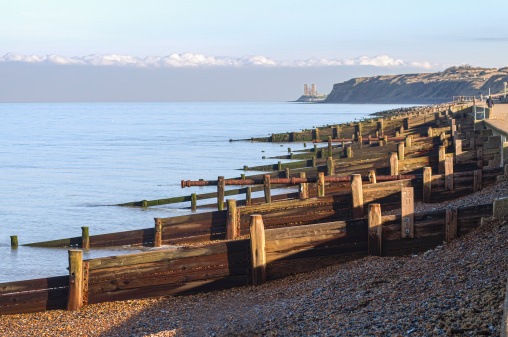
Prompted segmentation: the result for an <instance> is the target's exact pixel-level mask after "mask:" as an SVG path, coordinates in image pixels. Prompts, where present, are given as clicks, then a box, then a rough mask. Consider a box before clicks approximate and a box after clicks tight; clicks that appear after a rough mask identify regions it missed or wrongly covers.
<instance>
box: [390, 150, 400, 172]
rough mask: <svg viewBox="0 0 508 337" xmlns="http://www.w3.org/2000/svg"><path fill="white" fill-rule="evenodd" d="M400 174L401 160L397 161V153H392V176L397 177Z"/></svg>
mask: <svg viewBox="0 0 508 337" xmlns="http://www.w3.org/2000/svg"><path fill="white" fill-rule="evenodd" d="M398 174H399V160H398V159H397V152H390V175H392V176H396V175H398Z"/></svg>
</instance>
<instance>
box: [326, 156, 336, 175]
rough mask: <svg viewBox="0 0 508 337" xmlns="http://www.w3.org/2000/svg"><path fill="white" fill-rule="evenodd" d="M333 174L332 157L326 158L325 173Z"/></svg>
mask: <svg viewBox="0 0 508 337" xmlns="http://www.w3.org/2000/svg"><path fill="white" fill-rule="evenodd" d="M334 174H335V164H334V162H333V158H332V157H328V158H327V159H326V175H328V176H333V175H334Z"/></svg>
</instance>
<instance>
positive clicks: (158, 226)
mask: <svg viewBox="0 0 508 337" xmlns="http://www.w3.org/2000/svg"><path fill="white" fill-rule="evenodd" d="M154 220H155V230H154V235H153V246H154V247H160V246H161V244H162V219H161V218H155V219H154Z"/></svg>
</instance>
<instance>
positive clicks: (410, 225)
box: [400, 187, 414, 239]
mask: <svg viewBox="0 0 508 337" xmlns="http://www.w3.org/2000/svg"><path fill="white" fill-rule="evenodd" d="M400 198H401V217H402V224H401V228H402V231H401V238H403V239H412V238H414V188H413V187H402V189H401V192H400Z"/></svg>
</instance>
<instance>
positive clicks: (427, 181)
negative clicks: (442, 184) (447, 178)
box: [423, 166, 432, 203]
mask: <svg viewBox="0 0 508 337" xmlns="http://www.w3.org/2000/svg"><path fill="white" fill-rule="evenodd" d="M431 186H432V167H430V166H426V167H424V168H423V202H425V203H430V198H431V194H432V187H431Z"/></svg>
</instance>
